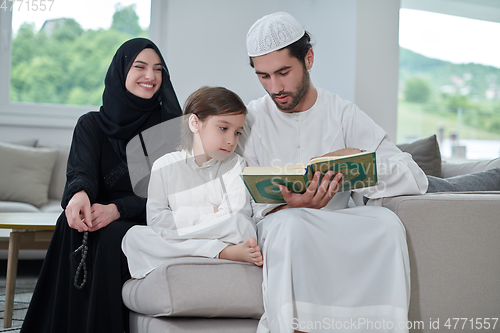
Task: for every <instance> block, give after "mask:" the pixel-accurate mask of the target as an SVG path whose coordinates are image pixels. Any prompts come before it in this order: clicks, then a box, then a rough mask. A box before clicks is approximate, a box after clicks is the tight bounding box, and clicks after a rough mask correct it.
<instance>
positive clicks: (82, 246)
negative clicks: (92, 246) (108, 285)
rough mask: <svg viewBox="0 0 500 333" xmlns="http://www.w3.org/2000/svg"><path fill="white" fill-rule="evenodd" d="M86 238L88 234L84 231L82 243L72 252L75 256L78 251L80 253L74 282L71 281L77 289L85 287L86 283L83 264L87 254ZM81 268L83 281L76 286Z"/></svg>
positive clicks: (85, 267)
mask: <svg viewBox="0 0 500 333" xmlns="http://www.w3.org/2000/svg"><path fill="white" fill-rule="evenodd" d="M88 238H89V232H88V231H84V232H83V243H82V245H80V247H79V248H78V249H76V250H75V252H74V253H75V254H76V253H78V251H82V259H81V260H80V264H78V268H77V269H76V273H75V280H74V281H73V284H74V286H75V287H76V288H77V289H82V288H83V286H85V283H87V263H86V262H85V259H87V252H88V251H89V246H88ZM82 268H83V280H82V283H81V284H78V277H79V276H80V272H81V271H82Z"/></svg>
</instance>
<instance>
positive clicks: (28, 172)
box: [0, 143, 57, 207]
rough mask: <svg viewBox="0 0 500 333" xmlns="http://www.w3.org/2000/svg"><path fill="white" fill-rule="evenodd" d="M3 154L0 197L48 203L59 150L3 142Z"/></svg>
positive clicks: (0, 154) (37, 204) (0, 170)
mask: <svg viewBox="0 0 500 333" xmlns="http://www.w3.org/2000/svg"><path fill="white" fill-rule="evenodd" d="M0 156H2V158H1V159H0V200H4V201H18V202H26V203H29V204H32V205H34V206H36V207H41V206H43V205H45V204H47V202H48V201H49V199H48V193H49V183H50V179H51V175H52V169H53V167H54V164H55V162H56V158H57V151H56V150H55V149H49V148H32V147H26V146H21V145H14V144H9V143H0Z"/></svg>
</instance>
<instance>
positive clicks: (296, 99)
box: [268, 67, 311, 111]
mask: <svg viewBox="0 0 500 333" xmlns="http://www.w3.org/2000/svg"><path fill="white" fill-rule="evenodd" d="M303 69H304V70H303V73H302V81H300V83H299V84H298V85H297V88H296V89H295V93H293V92H290V91H284V92H282V93H279V94H269V95H270V96H271V98H272V100H273V101H274V104H276V107H277V108H278V109H280V110H282V111H289V110H293V109H294V108H295V107H296V106H297V105H299V103H300V101H301V100H302V98H303V97H304V95H305V94H306V92H307V89H308V88H309V83H310V81H311V80H310V77H309V72H308V71H307V70H306V68H305V67H303ZM268 93H269V92H268ZM285 95H288V96H290V98H289V100H288V102H287V103H286V104H281V103H279V102H278V101H277V100H276V97H280V96H285Z"/></svg>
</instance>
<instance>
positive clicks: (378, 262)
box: [240, 12, 427, 333]
mask: <svg viewBox="0 0 500 333" xmlns="http://www.w3.org/2000/svg"><path fill="white" fill-rule="evenodd" d="M247 50H248V55H249V57H250V63H251V66H252V67H254V69H255V73H256V74H257V77H258V79H259V81H260V82H261V84H262V85H263V87H264V88H265V89H266V91H267V92H268V95H266V96H264V97H262V98H260V99H258V100H255V101H252V102H251V103H250V104H249V105H248V111H249V113H248V116H247V123H246V128H245V131H244V135H243V137H242V140H240V142H241V148H242V149H243V155H244V157H245V159H246V161H247V163H248V165H249V166H271V165H274V166H276V165H286V164H289V163H290V164H295V163H307V162H308V161H309V159H310V158H312V157H316V156H321V155H325V154H331V155H346V154H351V153H355V152H360V151H362V150H368V151H375V152H376V159H377V169H378V177H379V184H378V185H377V186H374V187H369V188H365V189H361V190H356V195H357V196H358V198H359V197H361V198H362V197H363V196H365V197H367V198H371V199H375V198H381V197H386V196H395V195H402V194H423V193H425V191H426V189H427V179H426V177H425V174H424V173H423V171H422V170H421V169H420V168H419V167H418V166H417V165H416V163H415V162H414V161H413V160H412V158H411V156H410V155H408V154H406V153H402V152H401V151H400V150H399V149H398V148H397V147H396V146H395V145H394V144H393V143H392V142H390V141H389V139H388V138H387V135H386V133H385V132H384V130H382V128H380V127H379V126H378V125H377V124H375V123H374V122H373V121H372V120H371V119H370V118H369V117H368V116H367V115H366V114H365V113H363V112H362V111H361V110H360V109H359V108H358V107H357V106H356V105H354V104H352V103H350V102H348V101H344V100H342V99H341V98H340V97H339V96H337V95H335V94H333V93H330V92H328V91H326V90H323V89H319V88H315V87H314V85H313V84H312V82H311V80H310V77H309V72H308V71H309V70H310V69H311V68H312V66H313V63H314V52H313V50H312V47H311V44H310V37H309V35H308V33H307V32H305V31H304V29H303V28H302V26H301V25H300V24H299V23H298V22H297V21H296V20H295V18H293V17H292V16H291V15H289V14H287V13H283V12H280V13H274V14H271V15H268V16H264V17H263V18H261V19H259V20H258V21H257V22H255V24H254V25H253V26H252V27H251V28H250V30H249V32H248V34H247ZM330 179H331V180H332V181H331V183H330V185H328V182H329V180H330ZM340 179H341V175H340V174H337V175H332V174H327V175H326V176H325V178H324V179H323V180H322V182H321V183H320V186H319V188H318V189H317V190H316V188H317V185H318V181H319V175H315V177H314V178H313V181H312V183H311V184H310V186H309V187H308V189H307V191H306V192H305V193H304V194H296V193H290V192H289V191H288V190H287V189H286V188H285V187H284V186H281V191H282V194H283V197H284V199H285V201H286V204H285V205H264V204H255V205H254V217H255V219H256V221H258V224H257V226H258V238H259V239H258V242H259V246H260V247H261V249H262V253H263V256H264V267H263V272H264V280H263V294H264V307H265V314H264V315H263V317H262V318H261V320H260V322H259V329H258V332H269V331H271V332H273V333H278V332H279V333H281V332H292V331H305V332H321V331H331V330H332V329H336V330H337V331H349V332H351V331H352V332H356V331H362V332H366V331H370V329H372V330H373V331H384V332H406V331H407V329H406V328H405V325H406V321H407V315H408V304H409V292H410V289H409V282H410V281H409V277H410V275H409V260H408V250H407V245H406V236H405V230H404V227H403V225H402V224H401V222H400V221H399V219H398V218H397V216H396V215H395V214H393V213H392V212H391V211H389V210H388V209H385V208H382V207H366V206H361V207H355V208H347V203H348V200H349V197H350V194H351V193H350V192H339V193H336V190H337V184H338V183H339V181H340ZM358 202H359V200H358ZM361 203H362V200H361Z"/></svg>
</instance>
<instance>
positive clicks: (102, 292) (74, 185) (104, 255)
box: [21, 38, 181, 333]
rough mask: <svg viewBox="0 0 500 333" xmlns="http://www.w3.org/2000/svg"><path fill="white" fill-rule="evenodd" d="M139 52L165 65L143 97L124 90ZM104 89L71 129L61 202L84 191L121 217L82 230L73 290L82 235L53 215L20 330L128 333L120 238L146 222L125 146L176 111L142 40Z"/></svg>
mask: <svg viewBox="0 0 500 333" xmlns="http://www.w3.org/2000/svg"><path fill="white" fill-rule="evenodd" d="M145 48H152V49H154V50H155V51H156V53H157V54H158V55H159V57H160V59H161V62H162V64H163V68H164V70H163V71H162V84H161V87H160V89H159V91H158V92H157V93H156V94H155V96H153V98H151V99H149V100H145V99H142V98H139V97H136V96H134V95H132V94H130V93H129V92H128V91H127V90H126V88H125V79H126V76H127V73H128V70H129V69H130V65H131V64H132V61H133V60H134V59H135V58H136V56H137V55H138V54H139V53H140V52H141V51H142V50H144V49H145ZM105 84H106V88H105V91H104V95H103V106H102V107H101V109H100V111H99V112H89V113H88V114H85V115H83V116H82V117H81V118H80V119H79V120H78V123H77V125H76V127H75V130H74V133H73V141H72V143H71V149H70V154H69V158H68V166H67V171H66V176H67V179H66V187H65V189H64V194H63V198H62V203H61V205H62V207H63V209H65V208H66V206H67V205H68V202H69V201H70V199H71V198H72V197H73V195H74V194H75V193H77V192H79V191H82V190H83V191H85V193H86V194H87V195H88V197H89V200H90V204H91V205H92V204H94V203H100V204H103V205H107V204H110V203H114V204H116V207H117V209H118V212H119V213H120V218H119V219H118V220H116V221H114V222H111V223H110V224H109V225H107V226H106V227H104V228H102V229H100V230H97V231H94V232H89V233H88V254H87V259H86V265H87V271H88V276H87V282H86V284H85V285H84V287H83V288H82V289H77V288H76V287H75V286H74V285H73V281H74V280H73V279H74V276H75V272H76V267H77V266H78V263H79V260H80V256H78V257H77V258H76V260H73V259H71V258H70V254H72V253H73V252H74V251H75V250H76V249H77V248H78V247H79V246H80V245H81V244H82V238H83V237H82V236H83V234H82V233H79V232H78V231H77V230H75V229H72V228H70V227H69V226H68V222H67V219H66V215H65V213H64V212H63V213H62V214H61V215H60V216H59V219H58V221H57V224H56V227H55V230H54V234H53V236H52V240H51V243H50V246H49V249H48V251H47V255H46V257H45V260H44V263H43V266H42V270H41V272H40V275H39V278H38V281H37V285H36V287H35V291H34V294H33V298H32V300H31V303H30V306H29V309H28V312H27V314H26V317H25V319H24V323H23V327H22V328H21V332H22V333H59V332H60V333H66V332H67V333H80V332H81V333H101V332H102V333H104V332H105V333H110V332H117V333H123V332H124V331H125V332H128V325H129V322H128V321H129V319H128V318H129V317H128V313H129V311H128V309H126V308H125V306H124V305H123V303H122V296H121V289H122V285H123V283H125V281H127V280H128V279H129V278H130V275H129V271H128V266H127V261H126V258H125V256H124V255H123V253H122V251H121V240H122V238H123V236H124V235H125V233H126V232H127V230H128V229H129V228H131V227H132V226H133V225H136V224H143V225H145V224H146V214H145V211H146V199H144V198H140V197H138V196H136V195H135V194H134V192H133V190H132V185H131V182H130V177H129V170H128V168H127V164H126V156H125V147H126V144H127V142H128V141H129V140H130V139H132V137H134V136H135V135H137V134H138V133H140V132H142V131H144V130H146V129H148V128H149V127H152V126H154V125H156V124H158V123H160V122H162V121H166V120H169V119H171V118H174V117H176V116H179V115H180V114H181V110H180V106H179V103H178V101H177V97H176V96H175V92H174V91H173V89H172V84H171V82H170V77H169V75H168V71H167V69H166V65H165V62H164V61H163V58H162V57H161V54H160V51H159V50H158V48H157V47H156V46H155V45H154V44H153V43H152V42H151V41H149V40H147V39H144V38H136V39H133V40H130V41H128V42H126V43H124V44H123V45H122V46H121V47H120V49H118V51H117V53H116V54H115V57H114V58H113V61H112V63H111V65H110V68H109V70H108V73H107V74H106V80H105ZM80 253H81V252H80ZM80 274H81V276H80V279H79V282H81V281H82V280H81V278H82V277H83V272H81V273H80Z"/></svg>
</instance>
